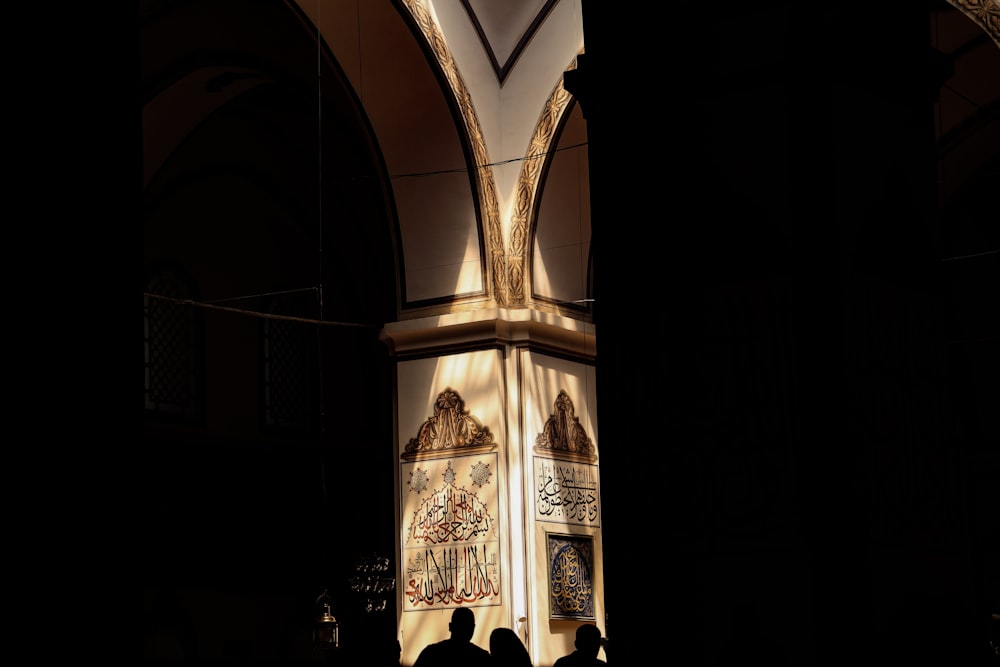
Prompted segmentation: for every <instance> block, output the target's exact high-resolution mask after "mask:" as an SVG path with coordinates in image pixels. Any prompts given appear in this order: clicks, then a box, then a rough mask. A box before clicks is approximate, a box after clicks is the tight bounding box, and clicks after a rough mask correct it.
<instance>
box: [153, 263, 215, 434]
mask: <svg viewBox="0 0 1000 667" xmlns="http://www.w3.org/2000/svg"><path fill="white" fill-rule="evenodd" d="M195 297H196V294H195V290H194V288H193V286H192V283H191V282H190V280H188V279H187V278H186V277H185V276H183V275H182V274H181V273H180V272H179V271H177V270H174V269H168V270H157V271H154V272H152V273H151V274H149V276H148V277H147V279H146V286H145V294H144V295H143V319H144V325H145V370H146V381H145V395H146V410H147V411H148V412H156V413H160V414H163V415H174V416H179V417H185V418H194V417H200V415H201V405H202V383H203V379H202V375H203V373H202V364H201V362H200V359H201V353H202V345H201V340H202V333H201V328H202V327H201V317H200V315H199V313H198V312H196V311H197V306H195V305H193V304H191V303H185V302H186V301H194V300H195Z"/></svg>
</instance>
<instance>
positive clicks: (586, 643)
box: [573, 623, 601, 658]
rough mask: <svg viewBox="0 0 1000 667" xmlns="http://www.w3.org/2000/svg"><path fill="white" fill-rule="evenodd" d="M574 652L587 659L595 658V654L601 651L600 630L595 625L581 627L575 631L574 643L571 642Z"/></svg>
mask: <svg viewBox="0 0 1000 667" xmlns="http://www.w3.org/2000/svg"><path fill="white" fill-rule="evenodd" d="M573 645H574V646H576V650H577V651H579V652H580V653H583V654H585V655H586V656H587V657H590V658H596V657H597V652H598V651H600V650H601V630H600V628H598V627H597V626H596V625H590V624H589V623H587V624H584V625H581V626H580V627H578V628H577V629H576V641H575V642H573Z"/></svg>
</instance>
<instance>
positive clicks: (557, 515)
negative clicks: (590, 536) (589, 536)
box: [534, 456, 601, 526]
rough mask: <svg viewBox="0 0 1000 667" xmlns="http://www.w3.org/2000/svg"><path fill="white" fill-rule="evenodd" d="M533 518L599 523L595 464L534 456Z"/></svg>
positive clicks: (564, 521)
mask: <svg viewBox="0 0 1000 667" xmlns="http://www.w3.org/2000/svg"><path fill="white" fill-rule="evenodd" d="M534 472H535V486H534V494H535V519H536V520H540V521H552V522H556V523H565V524H575V525H579V526H600V525H601V508H600V492H599V488H598V482H597V466H596V465H589V464H584V463H573V462H570V461H563V460H559V459H550V458H545V457H539V456H536V457H535V458H534Z"/></svg>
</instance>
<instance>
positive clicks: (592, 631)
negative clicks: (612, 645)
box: [552, 623, 608, 667]
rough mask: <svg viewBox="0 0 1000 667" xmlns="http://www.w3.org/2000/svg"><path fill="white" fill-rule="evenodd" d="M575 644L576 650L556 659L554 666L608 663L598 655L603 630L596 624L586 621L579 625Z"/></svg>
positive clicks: (592, 666) (569, 666) (568, 666)
mask: <svg viewBox="0 0 1000 667" xmlns="http://www.w3.org/2000/svg"><path fill="white" fill-rule="evenodd" d="M573 646H575V647H576V650H574V651H573V652H572V653H570V654H569V655H564V656H563V657H561V658H559V659H558V660H556V661H555V662H554V663H553V665H552V667H581V665H586V667H594V665H606V664H608V663H606V662H604V661H603V660H601V659H600V658H598V657H597V653H598V652H599V651H600V650H601V630H600V628H598V627H597V626H596V625H591V624H589V623H585V624H583V625H581V626H580V627H578V628H577V629H576V641H574V642H573Z"/></svg>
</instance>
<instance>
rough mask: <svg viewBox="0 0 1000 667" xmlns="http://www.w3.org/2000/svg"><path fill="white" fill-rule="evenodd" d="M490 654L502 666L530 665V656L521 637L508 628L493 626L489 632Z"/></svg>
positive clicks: (527, 666) (522, 666)
mask: <svg viewBox="0 0 1000 667" xmlns="http://www.w3.org/2000/svg"><path fill="white" fill-rule="evenodd" d="M490 655H491V656H493V662H494V663H495V664H498V665H503V666H504V667H508V666H510V667H531V656H530V655H529V654H528V649H526V648H525V647H524V644H523V643H521V638H520V637H518V636H517V633H516V632H514V631H513V630H511V629H510V628H495V629H494V630H493V632H491V633H490Z"/></svg>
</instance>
